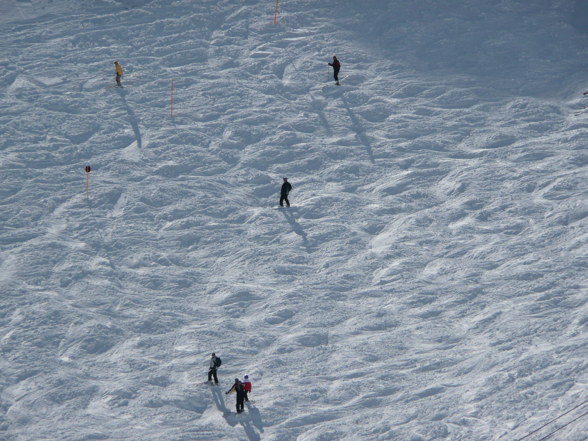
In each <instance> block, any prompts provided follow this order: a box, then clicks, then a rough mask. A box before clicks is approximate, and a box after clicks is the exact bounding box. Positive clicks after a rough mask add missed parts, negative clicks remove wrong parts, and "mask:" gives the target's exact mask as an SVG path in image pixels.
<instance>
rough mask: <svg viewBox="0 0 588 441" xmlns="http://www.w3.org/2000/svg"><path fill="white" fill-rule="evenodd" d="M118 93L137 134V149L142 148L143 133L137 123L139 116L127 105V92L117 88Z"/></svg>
mask: <svg viewBox="0 0 588 441" xmlns="http://www.w3.org/2000/svg"><path fill="white" fill-rule="evenodd" d="M117 92H118V94H119V95H120V97H121V99H122V102H123V106H124V107H125V110H126V111H127V115H128V116H129V122H130V123H131V127H132V128H133V133H134V134H135V139H136V140H137V147H139V148H141V147H142V146H143V140H142V139H141V131H140V130H139V122H138V121H137V116H136V115H135V112H133V109H131V108H130V107H129V105H128V104H127V99H126V98H125V94H126V92H125V91H124V90H123V89H120V88H117Z"/></svg>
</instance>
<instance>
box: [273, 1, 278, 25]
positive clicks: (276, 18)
mask: <svg viewBox="0 0 588 441" xmlns="http://www.w3.org/2000/svg"><path fill="white" fill-rule="evenodd" d="M277 23H278V0H276V9H275V10H274V24H277Z"/></svg>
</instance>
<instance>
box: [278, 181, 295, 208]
mask: <svg viewBox="0 0 588 441" xmlns="http://www.w3.org/2000/svg"><path fill="white" fill-rule="evenodd" d="M290 190H292V184H290V183H289V182H288V178H284V183H283V184H282V189H281V191H280V207H283V206H284V202H286V205H287V206H288V207H289V206H290V201H289V200H288V194H289V193H290Z"/></svg>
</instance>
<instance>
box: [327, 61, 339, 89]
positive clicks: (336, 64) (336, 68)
mask: <svg viewBox="0 0 588 441" xmlns="http://www.w3.org/2000/svg"><path fill="white" fill-rule="evenodd" d="M329 66H333V77H334V78H335V84H336V85H337V86H340V85H341V84H339V70H340V69H341V63H340V62H339V60H337V57H336V56H334V55H333V62H332V63H329Z"/></svg>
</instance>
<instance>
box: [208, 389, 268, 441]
mask: <svg viewBox="0 0 588 441" xmlns="http://www.w3.org/2000/svg"><path fill="white" fill-rule="evenodd" d="M211 390H212V399H213V400H214V404H215V405H216V408H217V409H218V410H219V411H221V412H222V413H223V418H224V419H225V420H226V421H227V423H228V424H229V425H231V426H232V427H235V426H236V425H237V424H240V425H241V426H242V427H243V430H245V434H246V435H247V438H249V441H260V440H261V437H260V436H259V434H258V433H257V432H256V431H255V428H254V426H255V427H257V428H258V430H259V431H260V432H263V423H262V421H261V415H260V414H259V410H257V408H256V407H253V408H252V407H251V406H249V405H248V406H247V407H248V412H247V413H242V414H240V415H235V414H234V413H233V412H231V411H230V410H229V408H228V407H227V406H226V405H225V400H224V397H223V392H222V391H221V390H220V388H219V387H218V386H213V387H211Z"/></svg>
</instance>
